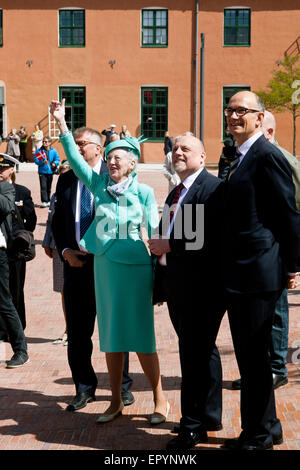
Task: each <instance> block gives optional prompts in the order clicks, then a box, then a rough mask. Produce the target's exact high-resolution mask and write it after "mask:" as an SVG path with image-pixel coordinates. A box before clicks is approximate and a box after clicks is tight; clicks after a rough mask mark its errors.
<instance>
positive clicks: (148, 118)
mask: <svg viewBox="0 0 300 470" xmlns="http://www.w3.org/2000/svg"><path fill="white" fill-rule="evenodd" d="M141 93H142V95H141V118H142V123H141V133H142V135H143V136H144V137H147V138H148V139H150V140H154V141H155V140H156V141H162V140H163V139H164V133H165V132H166V131H167V130H168V88H166V87H143V88H142V90H141Z"/></svg>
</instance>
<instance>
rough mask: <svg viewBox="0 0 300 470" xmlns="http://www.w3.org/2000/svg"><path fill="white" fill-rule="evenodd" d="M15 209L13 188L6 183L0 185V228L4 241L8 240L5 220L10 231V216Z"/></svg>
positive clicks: (2, 182)
mask: <svg viewBox="0 0 300 470" xmlns="http://www.w3.org/2000/svg"><path fill="white" fill-rule="evenodd" d="M14 208H15V188H14V186H13V185H12V184H10V183H8V182H7V181H1V183H0V228H1V231H2V233H3V235H4V238H5V240H6V241H7V240H8V233H7V230H6V224H5V220H7V223H8V227H9V229H10V230H12V215H11V213H12V212H13V210H14Z"/></svg>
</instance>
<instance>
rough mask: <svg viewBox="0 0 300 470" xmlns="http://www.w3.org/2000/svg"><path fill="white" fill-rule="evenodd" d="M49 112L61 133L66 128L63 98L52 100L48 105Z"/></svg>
mask: <svg viewBox="0 0 300 470" xmlns="http://www.w3.org/2000/svg"><path fill="white" fill-rule="evenodd" d="M49 110H50V114H51V115H52V116H53V117H54V119H55V121H56V122H57V125H58V127H59V129H60V132H61V133H63V132H65V131H67V130H68V127H67V124H66V121H65V98H63V99H62V100H61V102H60V101H57V100H52V101H51V103H50V105H49Z"/></svg>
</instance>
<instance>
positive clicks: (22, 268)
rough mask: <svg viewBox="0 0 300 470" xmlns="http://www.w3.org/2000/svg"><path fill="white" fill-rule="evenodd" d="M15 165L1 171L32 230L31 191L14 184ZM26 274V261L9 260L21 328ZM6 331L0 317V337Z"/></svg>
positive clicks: (25, 222) (11, 284) (33, 216)
mask: <svg viewBox="0 0 300 470" xmlns="http://www.w3.org/2000/svg"><path fill="white" fill-rule="evenodd" d="M15 167H16V165H15V164H14V162H11V166H10V167H8V168H6V171H4V172H2V178H3V180H4V181H8V182H9V183H12V184H13V187H14V189H15V205H16V206H17V207H18V211H19V214H20V217H21V219H22V221H23V224H24V228H25V229H26V230H29V231H30V232H33V231H34V229H35V226H36V220H37V219H36V213H35V208H34V204H33V201H32V197H31V192H30V190H29V189H28V188H26V186H22V185H21V184H16V183H15V180H16V173H15ZM25 276H26V261H25V260H23V259H19V260H13V261H10V262H9V290H10V293H11V295H12V299H13V303H14V306H15V307H16V309H17V312H18V315H19V317H20V320H21V323H22V327H23V330H25V328H26V312H25V300H24V284H25ZM6 336H7V332H6V330H5V326H4V324H3V322H2V321H1V319H0V338H5V337H6Z"/></svg>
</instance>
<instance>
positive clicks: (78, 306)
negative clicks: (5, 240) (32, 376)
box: [52, 127, 134, 411]
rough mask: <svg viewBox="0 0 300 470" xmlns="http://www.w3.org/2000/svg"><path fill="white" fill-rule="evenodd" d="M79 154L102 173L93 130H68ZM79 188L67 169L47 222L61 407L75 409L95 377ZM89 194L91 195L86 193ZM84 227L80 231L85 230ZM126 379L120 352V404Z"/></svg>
mask: <svg viewBox="0 0 300 470" xmlns="http://www.w3.org/2000/svg"><path fill="white" fill-rule="evenodd" d="M74 138H75V141H76V143H77V145H78V148H79V151H80V153H81V154H82V157H83V158H84V159H85V160H86V162H87V163H88V164H89V165H90V166H91V167H92V168H93V170H94V171H96V172H98V173H100V174H101V173H106V172H107V166H106V163H105V162H104V161H103V160H102V157H101V152H102V138H101V135H100V134H99V133H98V132H97V131H96V130H94V129H90V128H88V127H82V128H79V129H77V130H76V131H75V132H74ZM83 190H86V188H84V185H83V184H82V182H81V181H80V180H78V178H77V177H76V176H75V174H74V173H73V171H68V172H67V173H64V174H62V175H60V177H59V179H58V182H57V187H56V196H57V202H56V205H55V212H54V216H53V221H52V230H53V235H54V239H55V243H56V246H57V249H58V252H59V253H60V255H61V257H62V259H63V261H64V299H65V308H66V323H67V332H68V361H69V365H70V369H71V372H72V377H73V381H74V384H75V388H76V396H75V397H74V398H73V400H72V401H71V402H70V404H69V405H68V407H67V410H68V411H75V410H79V409H81V408H83V407H84V406H86V404H87V403H89V402H91V401H94V400H95V390H96V387H97V383H98V381H97V377H96V374H95V372H94V369H93V366H92V362H91V356H92V349H93V344H92V339H91V338H92V335H93V332H94V325H95V316H96V301H95V290H94V270H93V256H92V255H91V254H90V253H88V252H87V251H86V250H84V248H83V247H82V246H81V245H80V243H79V242H80V239H81V238H82V236H83V235H82V224H83V223H84V222H83V221H82V218H81V217H80V213H81V212H82V213H83V211H85V215H87V216H88V217H89V221H88V223H90V222H91V221H92V217H93V214H92V207H93V204H91V205H90V208H89V209H90V213H88V214H87V212H86V208H83V207H82V204H81V202H82V191H83ZM90 196H91V195H90ZM88 223H87V224H85V230H87V228H88ZM131 383H132V379H131V378H130V377H129V376H128V353H125V366H124V374H123V387H122V400H123V403H124V405H130V404H131V403H133V402H134V397H133V395H132V393H131V392H130V390H129V388H130V386H131Z"/></svg>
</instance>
